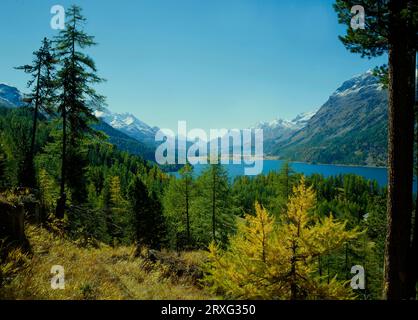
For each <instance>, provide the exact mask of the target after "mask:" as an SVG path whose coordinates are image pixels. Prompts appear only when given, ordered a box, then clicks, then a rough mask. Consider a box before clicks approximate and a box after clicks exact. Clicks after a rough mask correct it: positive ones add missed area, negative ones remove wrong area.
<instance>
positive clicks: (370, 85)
mask: <svg viewBox="0 0 418 320" xmlns="http://www.w3.org/2000/svg"><path fill="white" fill-rule="evenodd" d="M364 90H370V91H373V90H378V91H379V90H383V85H382V84H381V83H379V81H377V78H376V77H375V76H374V75H373V71H372V70H368V71H367V72H365V73H363V74H359V75H355V76H354V77H353V78H351V79H350V80H347V81H345V82H344V83H343V84H342V85H341V87H339V88H338V89H337V90H336V91H335V92H334V93H333V94H332V96H331V98H332V97H334V98H338V97H340V98H341V97H345V96H348V95H352V94H357V93H359V92H360V91H364Z"/></svg>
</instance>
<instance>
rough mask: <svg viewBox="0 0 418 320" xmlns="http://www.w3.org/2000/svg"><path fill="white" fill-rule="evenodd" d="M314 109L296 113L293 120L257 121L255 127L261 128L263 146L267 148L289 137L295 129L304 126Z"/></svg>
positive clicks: (313, 113) (312, 114)
mask: <svg viewBox="0 0 418 320" xmlns="http://www.w3.org/2000/svg"><path fill="white" fill-rule="evenodd" d="M315 113H316V111H312V112H305V113H301V114H299V115H297V116H296V117H295V118H294V119H293V120H284V119H280V118H277V119H275V120H273V121H270V122H259V123H257V124H256V126H255V128H256V129H263V135H264V148H265V150H269V148H270V147H271V146H272V145H275V144H277V143H279V142H280V141H283V140H285V139H287V138H289V137H290V136H291V135H292V134H294V133H295V132H296V131H298V130H300V129H302V128H304V127H305V126H306V124H307V123H308V121H309V120H310V119H311V118H312V117H313V116H314V115H315Z"/></svg>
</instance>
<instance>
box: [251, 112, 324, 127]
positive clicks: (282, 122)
mask: <svg viewBox="0 0 418 320" xmlns="http://www.w3.org/2000/svg"><path fill="white" fill-rule="evenodd" d="M316 112H317V111H309V112H304V113H301V114H298V115H297V116H296V117H295V118H294V119H292V120H286V119H281V118H276V119H274V120H273V121H270V122H267V121H262V122H259V123H258V124H257V125H256V126H255V128H257V129H268V130H274V129H277V128H280V129H289V130H299V129H302V128H303V127H305V126H306V123H307V122H308V121H309V120H310V119H311V118H312V117H313V116H314V115H315V114H316Z"/></svg>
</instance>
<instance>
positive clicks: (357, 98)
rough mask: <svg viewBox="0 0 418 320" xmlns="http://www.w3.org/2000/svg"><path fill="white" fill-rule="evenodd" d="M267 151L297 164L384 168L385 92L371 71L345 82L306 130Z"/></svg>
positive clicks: (385, 145)
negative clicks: (317, 163) (314, 163)
mask: <svg viewBox="0 0 418 320" xmlns="http://www.w3.org/2000/svg"><path fill="white" fill-rule="evenodd" d="M267 152H268V153H269V154H270V155H276V156H279V157H281V158H286V159H289V160H296V161H306V162H319V163H337V164H356V165H379V166H384V165H386V154H387V92H386V90H384V89H382V86H381V85H380V83H379V80H378V79H377V78H376V77H374V76H373V74H372V72H370V71H369V72H367V73H365V74H362V75H359V76H356V77H354V78H352V79H350V80H348V81H346V82H344V83H343V85H342V86H341V87H339V88H338V89H337V90H336V91H335V92H334V93H333V94H332V95H331V96H330V98H329V99H328V101H327V102H326V103H325V104H324V105H323V106H322V107H321V108H320V109H319V111H318V112H317V113H316V114H315V115H314V116H313V117H312V118H311V119H310V120H309V121H308V122H307V124H306V126H305V127H303V128H302V129H300V130H298V131H295V132H294V133H293V134H292V135H291V136H290V137H288V138H286V139H284V140H282V141H279V142H276V143H273V144H272V145H271V146H270V147H269V148H267Z"/></svg>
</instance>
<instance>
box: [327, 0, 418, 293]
mask: <svg viewBox="0 0 418 320" xmlns="http://www.w3.org/2000/svg"><path fill="white" fill-rule="evenodd" d="M354 5H362V6H363V7H364V8H365V10H366V12H367V17H366V28H365V29H356V30H354V29H353V28H351V27H350V25H351V19H352V14H351V8H352V7H353V6H354ZM334 7H335V10H336V11H337V13H338V18H339V21H340V23H343V24H346V25H347V26H348V29H347V34H346V35H345V36H344V37H340V39H341V41H342V42H343V44H344V45H345V46H346V48H347V49H348V50H350V51H351V52H354V53H360V54H361V55H362V56H363V57H364V56H366V57H374V56H380V55H382V54H384V53H388V55H389V65H388V70H389V81H388V90H389V125H388V128H389V134H388V138H389V150H388V166H389V168H388V176H389V179H388V203H387V215H388V219H387V221H388V234H387V242H386V253H385V285H384V295H385V297H386V298H387V299H408V298H412V297H413V298H415V295H416V293H415V284H416V279H412V278H414V276H412V274H411V270H409V261H410V257H411V252H410V245H411V244H410V240H411V231H410V230H411V212H412V177H413V136H414V103H415V70H416V49H417V44H418V18H417V17H418V15H417V12H418V5H417V3H416V1H413V0H385V1H374V0H361V1H357V0H337V1H336V3H335V5H334ZM414 254H415V255H416V253H414ZM411 288H413V289H411Z"/></svg>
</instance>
